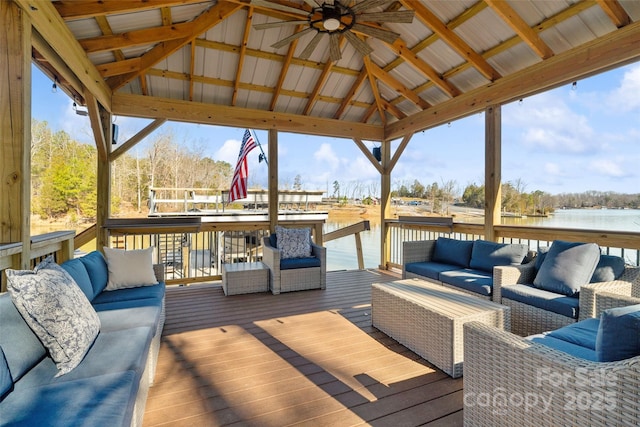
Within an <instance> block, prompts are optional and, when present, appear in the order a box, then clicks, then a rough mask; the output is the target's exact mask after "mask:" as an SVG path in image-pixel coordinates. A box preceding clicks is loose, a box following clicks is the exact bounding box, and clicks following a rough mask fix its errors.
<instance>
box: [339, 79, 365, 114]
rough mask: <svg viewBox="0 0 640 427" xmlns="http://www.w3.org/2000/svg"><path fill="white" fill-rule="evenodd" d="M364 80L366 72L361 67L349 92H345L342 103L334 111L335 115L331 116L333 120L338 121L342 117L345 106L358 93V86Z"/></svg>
mask: <svg viewBox="0 0 640 427" xmlns="http://www.w3.org/2000/svg"><path fill="white" fill-rule="evenodd" d="M366 78H367V70H366V68H364V67H363V68H362V71H360V74H358V76H357V77H356V79H355V81H354V82H353V85H351V89H349V92H347V94H346V95H345V97H344V98H342V102H341V103H340V106H339V107H338V109H337V110H336V113H335V114H334V115H333V118H334V119H340V118H341V117H342V114H343V113H344V110H346V108H347V106H348V105H349V101H351V99H353V97H354V96H355V94H356V92H357V91H358V89H360V86H361V85H362V83H363V82H364V79H366Z"/></svg>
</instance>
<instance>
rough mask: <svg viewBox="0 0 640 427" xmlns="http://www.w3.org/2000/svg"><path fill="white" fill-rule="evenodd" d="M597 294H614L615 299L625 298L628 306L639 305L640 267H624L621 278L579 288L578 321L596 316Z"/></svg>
mask: <svg viewBox="0 0 640 427" xmlns="http://www.w3.org/2000/svg"><path fill="white" fill-rule="evenodd" d="M598 294H601V295H609V294H614V295H615V296H617V297H620V298H626V299H627V301H629V305H631V304H640V267H632V266H626V267H625V269H624V273H622V276H620V278H618V280H614V281H612V282H601V283H591V284H589V285H585V286H582V287H581V288H580V320H583V319H588V318H590V317H594V316H595V315H596V306H595V303H596V295H598ZM615 296H614V297H615ZM634 301H635V302H634Z"/></svg>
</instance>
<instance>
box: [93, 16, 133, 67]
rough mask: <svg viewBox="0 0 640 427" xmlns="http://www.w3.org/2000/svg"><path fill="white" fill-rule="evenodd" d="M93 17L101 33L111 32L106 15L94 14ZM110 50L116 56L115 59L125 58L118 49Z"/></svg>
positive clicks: (110, 33)
mask: <svg viewBox="0 0 640 427" xmlns="http://www.w3.org/2000/svg"><path fill="white" fill-rule="evenodd" d="M94 19H95V20H96V23H97V24H98V27H100V31H102V34H105V35H112V34H113V30H112V29H111V25H110V24H109V21H108V20H107V17H106V16H96V17H95V18H94ZM112 52H113V56H114V57H115V58H116V61H124V60H125V56H124V53H122V51H121V50H120V49H115V50H112Z"/></svg>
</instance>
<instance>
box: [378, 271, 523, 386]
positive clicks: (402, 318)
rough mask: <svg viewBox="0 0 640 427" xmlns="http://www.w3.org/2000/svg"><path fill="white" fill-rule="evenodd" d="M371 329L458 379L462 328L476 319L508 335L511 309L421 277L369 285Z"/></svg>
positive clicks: (461, 355)
mask: <svg viewBox="0 0 640 427" xmlns="http://www.w3.org/2000/svg"><path fill="white" fill-rule="evenodd" d="M371 320H372V323H373V326H375V327H376V328H378V329H379V330H381V331H382V332H384V333H385V334H387V335H389V336H390V337H391V338H393V339H395V340H396V341H398V342H399V343H401V344H403V345H404V346H405V347H407V348H408V349H410V350H412V351H414V352H415V353H416V354H418V355H419V356H421V357H423V358H425V359H426V360H428V361H429V362H431V363H433V364H434V365H436V366H437V367H438V368H440V369H442V370H443V371H444V372H446V373H447V374H449V375H450V376H452V377H454V378H457V377H460V376H462V363H463V356H464V348H463V336H462V330H463V325H464V324H465V323H466V322H470V321H480V322H483V323H485V324H487V325H491V326H495V327H498V328H501V329H505V330H507V331H509V330H510V328H511V313H510V308H509V307H507V306H504V305H501V304H496V303H494V302H490V301H486V300H483V299H481V298H477V297H474V296H471V295H468V294H465V293H463V292H459V291H455V290H452V289H448V288H445V287H443V286H440V285H434V284H433V283H430V282H427V281H425V280H420V279H407V280H399V281H396V282H390V283H374V284H373V285H372V288H371Z"/></svg>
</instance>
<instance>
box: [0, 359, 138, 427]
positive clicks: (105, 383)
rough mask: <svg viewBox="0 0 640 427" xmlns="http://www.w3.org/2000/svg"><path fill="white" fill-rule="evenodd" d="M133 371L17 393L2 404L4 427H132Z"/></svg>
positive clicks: (135, 380) (136, 391)
mask: <svg viewBox="0 0 640 427" xmlns="http://www.w3.org/2000/svg"><path fill="white" fill-rule="evenodd" d="M138 388H139V381H138V375H137V374H136V373H135V372H133V371H126V372H118V373H112V374H107V375H100V376H95V377H92V378H83V379H79V380H75V381H65V382H61V383H55V384H49V385H44V386H41V387H32V388H25V389H22V390H14V391H13V392H11V393H10V394H8V395H7V396H6V397H5V399H4V400H3V401H2V416H1V420H0V421H1V422H2V425H12V426H14V425H15V426H18V425H19V426H47V427H71V426H89V425H90V426H92V427H116V426H129V425H131V419H132V417H133V407H134V404H135V400H136V394H137V393H138Z"/></svg>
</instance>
